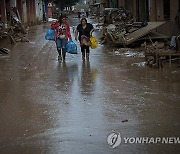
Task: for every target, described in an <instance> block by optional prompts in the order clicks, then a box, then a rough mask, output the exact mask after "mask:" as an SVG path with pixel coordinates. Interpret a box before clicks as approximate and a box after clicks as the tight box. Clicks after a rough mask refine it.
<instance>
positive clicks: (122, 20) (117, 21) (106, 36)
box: [101, 8, 166, 46]
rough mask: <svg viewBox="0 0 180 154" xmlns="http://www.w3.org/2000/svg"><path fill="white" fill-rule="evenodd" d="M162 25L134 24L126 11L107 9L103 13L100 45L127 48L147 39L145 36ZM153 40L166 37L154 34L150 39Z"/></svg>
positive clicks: (150, 23)
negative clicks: (107, 44) (106, 44)
mask: <svg viewBox="0 0 180 154" xmlns="http://www.w3.org/2000/svg"><path fill="white" fill-rule="evenodd" d="M164 23H165V22H135V21H134V19H133V16H132V14H131V13H130V12H128V11H127V10H125V9H123V8H120V9H117V8H116V9H114V8H108V9H105V12H104V29H103V37H102V38H101V40H102V43H105V42H107V43H109V44H113V45H123V46H128V45H131V44H133V43H134V42H137V41H139V40H141V39H148V36H147V35H152V34H151V31H152V30H153V29H155V28H157V27H159V26H161V25H162V24H164ZM153 35H154V34H153ZM144 37H145V38H144ZM153 38H155V39H157V38H158V39H159V38H161V39H163V38H166V36H163V35H161V34H159V33H156V35H155V36H153V37H151V39H153Z"/></svg>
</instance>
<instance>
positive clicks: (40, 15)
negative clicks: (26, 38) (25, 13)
mask: <svg viewBox="0 0 180 154" xmlns="http://www.w3.org/2000/svg"><path fill="white" fill-rule="evenodd" d="M35 5H36V22H37V24H39V23H41V22H42V19H43V8H42V7H43V2H42V0H36V3H35Z"/></svg>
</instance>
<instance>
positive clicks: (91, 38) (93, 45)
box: [90, 36, 98, 49]
mask: <svg viewBox="0 0 180 154" xmlns="http://www.w3.org/2000/svg"><path fill="white" fill-rule="evenodd" d="M90 41H91V48H92V49H95V48H97V46H98V41H97V40H96V38H95V37H93V36H91V37H90Z"/></svg>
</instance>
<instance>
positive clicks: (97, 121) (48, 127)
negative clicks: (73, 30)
mask: <svg viewBox="0 0 180 154" xmlns="http://www.w3.org/2000/svg"><path fill="white" fill-rule="evenodd" d="M68 20H69V21H70V23H71V24H70V25H71V26H75V25H77V23H78V19H77V18H73V20H72V17H71V18H69V19H68ZM90 21H91V20H90ZM48 26H49V25H48V23H47V24H44V25H39V26H35V27H33V28H31V30H30V32H29V34H28V38H29V40H30V42H27V43H18V44H16V45H14V46H12V47H11V49H10V50H11V54H9V55H6V56H0V153H2V154H40V153H42V154H44V153H45V154H58V153H66V154H70V153H73V154H86V153H87V154H95V153H98V154H99V153H104V154H105V153H122V154H127V153H128V154H131V153H137V154H140V153H147V154H153V153H171V154H173V153H179V152H180V146H179V144H161V143H158V144H136V143H134V144H130V143H129V144H125V143H123V142H122V143H121V145H119V146H118V147H116V148H114V149H113V148H109V145H108V143H107V137H108V135H109V134H111V133H112V130H114V131H116V132H120V133H121V136H122V137H180V116H179V112H180V82H179V76H180V70H179V65H173V66H172V67H171V68H169V67H168V66H167V67H165V68H164V69H161V70H159V69H152V68H148V67H145V66H144V63H143V62H144V57H143V55H141V54H136V55H134V53H131V52H130V51H127V52H126V53H125V54H120V53H118V52H115V51H116V49H115V48H108V47H106V46H102V45H99V46H98V48H97V49H95V50H92V52H91V55H90V62H89V63H88V62H85V63H84V62H82V60H81V54H80V52H79V54H77V55H70V54H67V58H66V62H65V63H61V62H58V60H57V55H58V54H57V52H56V47H55V44H54V42H52V41H46V40H45V39H44V35H45V32H46V31H47V29H48ZM95 36H96V37H97V38H98V37H99V36H100V35H99V31H98V30H96V32H95Z"/></svg>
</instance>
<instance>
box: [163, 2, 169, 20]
mask: <svg viewBox="0 0 180 154" xmlns="http://www.w3.org/2000/svg"><path fill="white" fill-rule="evenodd" d="M164 20H170V0H164Z"/></svg>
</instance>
